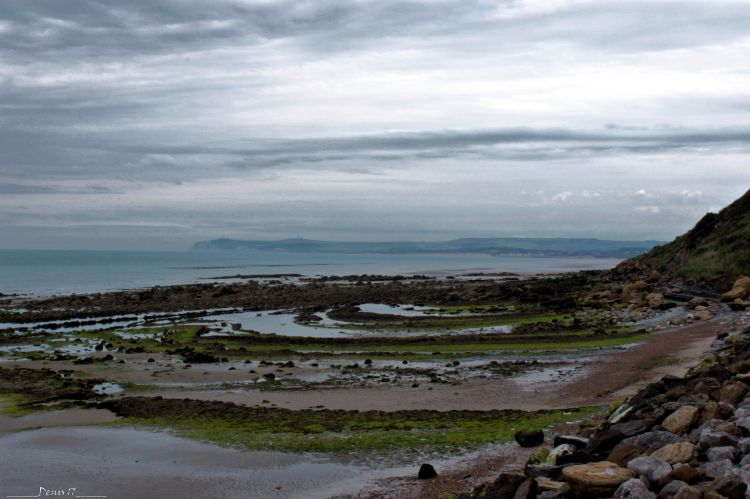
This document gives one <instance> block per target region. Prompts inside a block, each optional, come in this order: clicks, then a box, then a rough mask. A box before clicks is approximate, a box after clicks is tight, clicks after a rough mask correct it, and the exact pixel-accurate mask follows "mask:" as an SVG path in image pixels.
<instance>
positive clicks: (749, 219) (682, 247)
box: [638, 191, 750, 289]
mask: <svg viewBox="0 0 750 499" xmlns="http://www.w3.org/2000/svg"><path fill="white" fill-rule="evenodd" d="M638 259H639V260H640V261H641V262H643V263H645V264H647V265H650V266H651V267H654V268H655V269H657V270H659V271H660V272H664V273H667V274H669V275H671V276H674V277H679V278H683V279H685V280H687V281H689V282H694V283H699V284H708V285H712V286H714V287H717V288H719V289H726V288H729V287H731V283H732V282H733V281H734V280H735V279H736V278H737V277H739V276H741V275H750V191H748V192H747V193H745V195H743V196H742V197H741V198H739V199H738V200H737V201H735V202H734V203H732V204H730V205H729V206H727V207H726V208H724V209H723V210H721V211H720V212H719V213H708V214H706V215H705V216H704V217H703V218H702V219H701V220H700V221H699V222H698V223H697V224H696V225H695V227H693V228H692V229H691V230H690V231H688V232H687V233H686V234H684V235H682V236H680V237H678V238H677V239H675V240H674V241H672V242H671V243H669V244H665V245H663V246H657V247H656V248H654V249H652V250H651V251H649V252H648V253H646V254H645V255H643V256H641V257H639V258H638Z"/></svg>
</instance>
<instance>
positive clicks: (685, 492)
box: [673, 485, 703, 499]
mask: <svg viewBox="0 0 750 499" xmlns="http://www.w3.org/2000/svg"><path fill="white" fill-rule="evenodd" d="M702 497H703V493H702V492H701V491H700V490H699V489H697V488H695V487H691V486H689V485H685V486H683V487H682V488H681V489H680V490H678V491H677V493H676V494H675V496H674V498H673V499H701V498H702Z"/></svg>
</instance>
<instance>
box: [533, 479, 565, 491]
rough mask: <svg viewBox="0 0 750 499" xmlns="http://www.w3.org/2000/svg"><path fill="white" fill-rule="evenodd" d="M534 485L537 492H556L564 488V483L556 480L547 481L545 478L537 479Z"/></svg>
mask: <svg viewBox="0 0 750 499" xmlns="http://www.w3.org/2000/svg"><path fill="white" fill-rule="evenodd" d="M536 485H537V487H538V488H539V490H558V489H560V488H562V487H563V486H565V482H558V481H556V480H549V479H547V478H542V477H540V478H537V479H536Z"/></svg>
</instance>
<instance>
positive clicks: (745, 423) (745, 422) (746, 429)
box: [734, 409, 750, 435]
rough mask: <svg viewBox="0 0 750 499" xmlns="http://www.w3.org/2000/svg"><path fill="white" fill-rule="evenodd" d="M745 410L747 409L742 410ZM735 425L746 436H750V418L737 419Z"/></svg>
mask: <svg viewBox="0 0 750 499" xmlns="http://www.w3.org/2000/svg"><path fill="white" fill-rule="evenodd" d="M741 410H743V411H744V410H745V409H741ZM734 424H735V425H737V427H738V428H739V429H740V430H741V431H742V432H743V433H744V434H745V435H747V434H750V416H745V417H741V418H737V420H736V421H735V422H734Z"/></svg>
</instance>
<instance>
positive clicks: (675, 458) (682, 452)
mask: <svg viewBox="0 0 750 499" xmlns="http://www.w3.org/2000/svg"><path fill="white" fill-rule="evenodd" d="M694 452H695V444H693V443H692V442H677V443H674V444H667V445H665V446H664V447H662V448H661V449H658V450H656V451H654V453H653V454H651V456H653V457H658V458H659V459H663V460H664V461H666V462H668V463H669V464H677V463H687V462H688V461H690V460H691V459H692V458H693V453H694Z"/></svg>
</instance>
